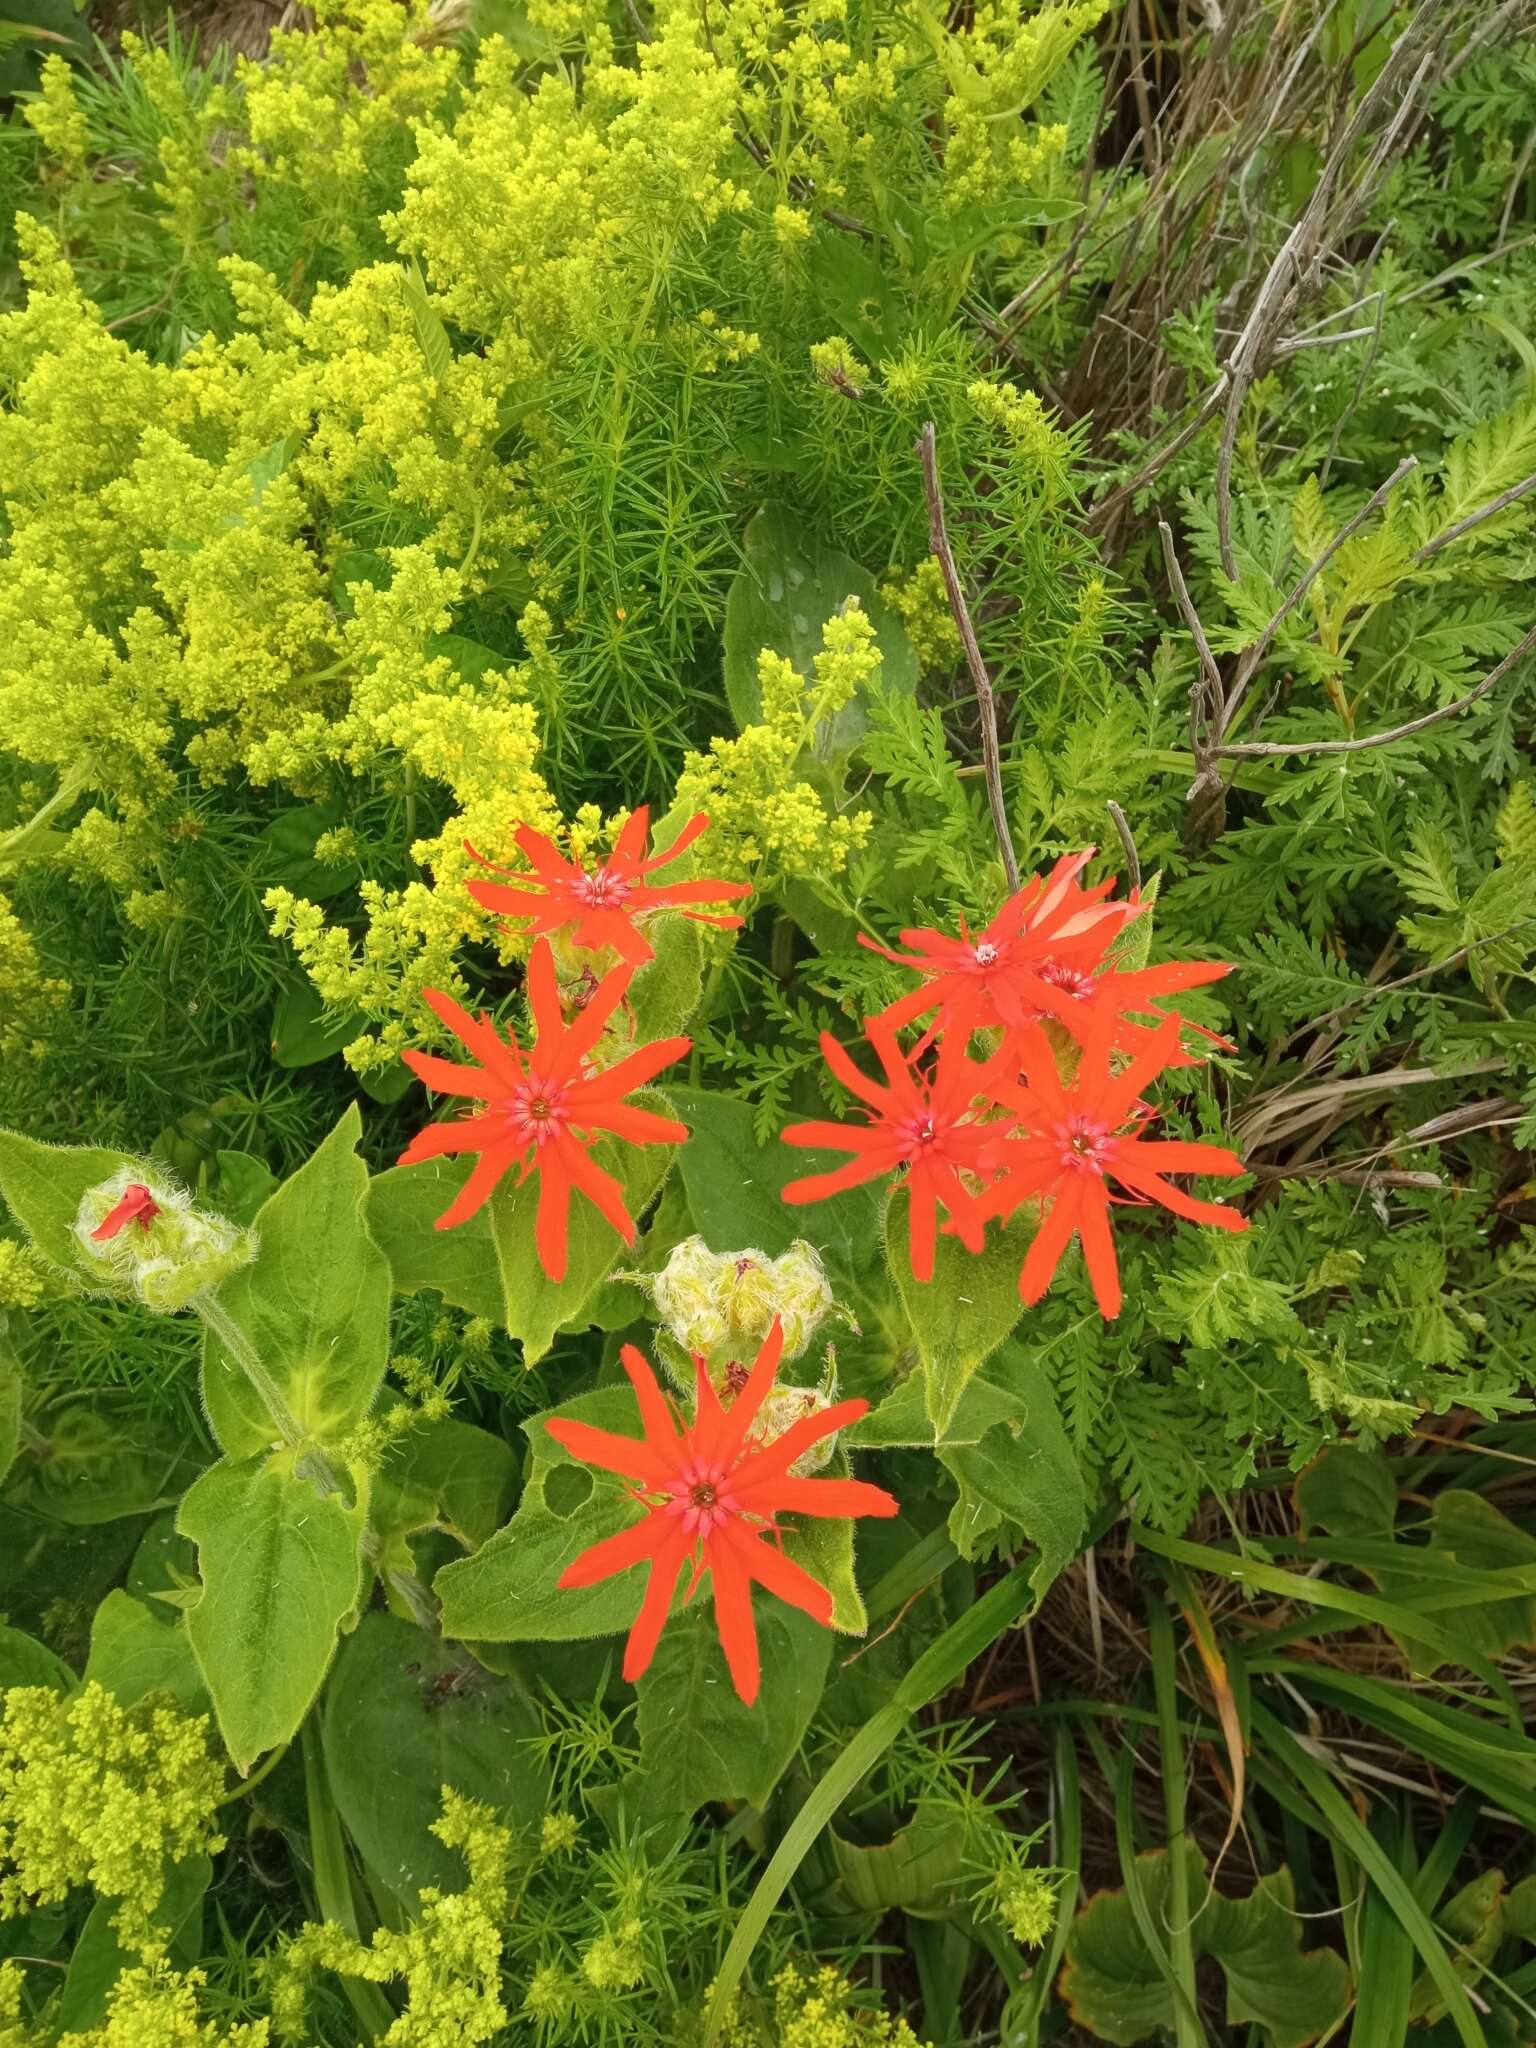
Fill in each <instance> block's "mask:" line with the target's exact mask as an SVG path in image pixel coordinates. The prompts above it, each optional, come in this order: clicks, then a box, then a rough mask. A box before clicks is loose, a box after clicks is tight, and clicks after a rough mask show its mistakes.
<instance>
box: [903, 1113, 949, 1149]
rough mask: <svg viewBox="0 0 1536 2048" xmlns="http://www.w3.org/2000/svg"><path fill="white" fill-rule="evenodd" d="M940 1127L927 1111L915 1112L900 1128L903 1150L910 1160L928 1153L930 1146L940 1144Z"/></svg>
mask: <svg viewBox="0 0 1536 2048" xmlns="http://www.w3.org/2000/svg"><path fill="white" fill-rule="evenodd" d="M939 1135H940V1134H939V1127H938V1125H937V1124H936V1123H935V1122H934V1120H933V1117H932V1115H931V1114H930V1113H929V1112H928V1111H927V1110H926V1109H920V1110H914V1111H913V1113H912V1115H911V1116H909V1117H908V1118H907V1119H906V1121H905V1123H903V1124H901V1125H900V1126H899V1127H898V1136H899V1137H900V1139H901V1143H902V1149H903V1151H904V1153H905V1156H906V1157H907V1158H908V1159H915V1158H916V1157H917V1156H918V1154H919V1153H922V1152H926V1151H927V1149H928V1147H929V1146H930V1145H936V1144H937V1143H938V1142H939Z"/></svg>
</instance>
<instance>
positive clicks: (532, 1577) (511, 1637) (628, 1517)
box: [432, 1386, 643, 1643]
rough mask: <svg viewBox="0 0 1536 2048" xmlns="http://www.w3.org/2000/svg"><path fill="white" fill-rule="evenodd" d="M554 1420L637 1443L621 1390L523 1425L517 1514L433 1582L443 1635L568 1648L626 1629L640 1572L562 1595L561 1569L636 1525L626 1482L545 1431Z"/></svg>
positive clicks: (584, 1397) (585, 1397) (585, 1398)
mask: <svg viewBox="0 0 1536 2048" xmlns="http://www.w3.org/2000/svg"><path fill="white" fill-rule="evenodd" d="M551 1415H561V1416H568V1417H570V1418H571V1419H572V1420H575V1421H580V1422H589V1423H592V1424H594V1425H595V1426H596V1427H597V1428H599V1429H611V1430H613V1431H614V1432H615V1433H616V1434H618V1435H620V1436H638V1435H639V1434H640V1428H639V1421H640V1418H639V1410H638V1408H637V1407H636V1405H635V1397H634V1395H633V1394H632V1393H631V1392H630V1390H629V1388H628V1387H627V1386H624V1387H599V1388H597V1389H596V1391H595V1392H593V1393H590V1394H579V1395H578V1396H577V1397H576V1399H575V1400H574V1401H567V1402H565V1403H563V1404H562V1405H561V1406H560V1407H559V1408H551V1409H548V1410H546V1411H545V1413H544V1414H543V1415H535V1416H533V1417H532V1418H531V1419H530V1420H529V1421H527V1422H525V1423H524V1424H523V1428H524V1430H525V1432H526V1433H527V1437H528V1442H529V1444H530V1446H531V1451H532V1455H531V1459H530V1464H529V1472H528V1479H527V1483H526V1484H525V1485H524V1487H523V1497H522V1499H521V1500H520V1501H519V1503H518V1508H517V1513H516V1514H515V1515H514V1516H513V1517H512V1519H511V1521H510V1522H508V1524H507V1525H506V1527H505V1528H504V1529H499V1530H498V1531H497V1533H496V1534H495V1535H494V1536H493V1537H492V1538H491V1539H490V1541H489V1542H488V1543H486V1544H485V1545H484V1546H483V1547H482V1548H481V1549H479V1550H477V1551H476V1552H475V1554H474V1556H473V1557H465V1558H458V1559H456V1560H455V1561H454V1562H453V1563H452V1564H449V1565H445V1566H444V1567H443V1569H442V1570H441V1571H440V1572H439V1573H438V1575H437V1577H436V1579H435V1580H434V1581H433V1588H432V1589H433V1591H434V1592H435V1593H436V1594H437V1596H438V1598H439V1599H440V1600H441V1602H442V1605H443V1613H442V1627H443V1634H444V1635H445V1636H455V1637H458V1638H460V1639H461V1640H463V1641H467V1642H472V1643H473V1642H484V1643H521V1642H529V1641H539V1640H550V1641H555V1642H570V1641H573V1640H575V1639H577V1638H579V1637H582V1636H603V1635H614V1634H616V1633H617V1632H618V1631H619V1630H620V1629H627V1628H628V1627H629V1625H630V1623H631V1622H632V1621H633V1620H634V1618H635V1615H636V1613H637V1612H638V1610H639V1606H640V1593H641V1588H642V1584H643V1575H642V1571H641V1569H640V1568H638V1567H637V1568H636V1569H634V1570H631V1571H627V1572H621V1573H620V1574H619V1576H618V1577H617V1578H614V1579H608V1580H605V1581H604V1582H603V1584H601V1585H598V1586H583V1587H577V1588H574V1589H570V1590H566V1591H562V1590H561V1589H560V1587H559V1586H558V1585H557V1584H556V1581H557V1580H558V1579H559V1577H560V1574H561V1572H562V1571H564V1569H565V1567H566V1566H567V1565H568V1564H570V1563H571V1562H572V1560H573V1559H574V1558H576V1557H578V1556H579V1555H580V1554H581V1552H582V1551H583V1550H585V1549H587V1547H588V1546H589V1545H590V1544H593V1543H596V1542H598V1541H599V1540H600V1539H601V1538H602V1537H604V1536H612V1535H615V1534H616V1533H617V1532H618V1531H619V1530H620V1529H627V1528H628V1527H629V1526H630V1524H631V1523H632V1522H635V1521H638V1520H639V1512H638V1511H637V1509H636V1507H635V1504H634V1502H633V1500H631V1498H630V1496H629V1495H628V1493H627V1492H626V1491H625V1490H624V1486H623V1483H622V1482H621V1481H620V1480H618V1479H615V1478H612V1477H611V1476H610V1475H609V1474H607V1473H604V1472H594V1471H593V1470H592V1468H591V1467H590V1466H588V1465H583V1464H581V1463H580V1462H579V1461H578V1460H577V1459H575V1458H573V1457H572V1456H571V1455H570V1453H569V1452H567V1451H566V1450H564V1449H563V1448H562V1447H561V1445H559V1444H557V1443H556V1442H555V1440H554V1438H553V1437H552V1436H551V1435H550V1434H549V1432H548V1430H546V1429H545V1427H544V1424H545V1422H546V1421H547V1420H548V1418H549V1416H551Z"/></svg>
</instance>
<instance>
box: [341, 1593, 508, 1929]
mask: <svg viewBox="0 0 1536 2048" xmlns="http://www.w3.org/2000/svg"><path fill="white" fill-rule="evenodd" d="M539 1731H540V1721H539V1716H538V1712H537V1710H536V1708H535V1706H534V1704H533V1700H532V1697H531V1695H530V1693H529V1691H528V1688H527V1686H526V1685H524V1683H523V1682H522V1680H521V1679H520V1678H517V1677H514V1676H510V1675H507V1674H498V1673H495V1672H491V1671H488V1670H486V1668H485V1666H484V1665H482V1664H478V1663H476V1661H475V1659H474V1658H473V1657H471V1656H470V1654H469V1653H468V1651H467V1650H462V1649H459V1648H458V1647H457V1646H456V1645H454V1644H452V1643H443V1642H437V1641H433V1640H432V1639H430V1638H429V1637H426V1636H424V1635H423V1634H422V1632H421V1630H420V1629H419V1628H416V1627H414V1626H413V1625H412V1624H411V1623H410V1622H406V1621H398V1620H396V1619H395V1618H394V1617H393V1616H392V1615H388V1614H366V1615H364V1617H363V1619H362V1621H361V1622H360V1623H359V1625H358V1627H357V1630H356V1632H355V1633H354V1634H352V1635H350V1636H348V1638H347V1640H346V1642H345V1643H344V1644H343V1645H342V1648H341V1654H340V1656H339V1657H338V1658H337V1660H336V1669H335V1670H334V1671H333V1672H332V1674H331V1678H330V1682H329V1684H328V1685H327V1686H326V1689H325V1712H324V1719H323V1723H322V1732H323V1737H324V1748H325V1771H326V1777H327V1779H328V1780H329V1782H330V1787H331V1795H332V1797H333V1798H334V1799H335V1801H336V1806H337V1810H338V1811H339V1812H340V1814H341V1817H342V1819H343V1821H345V1823H346V1825H347V1831H348V1833H349V1834H350V1835H351V1837H352V1839H353V1841H354V1842H355V1843H356V1844H357V1847H358V1850H359V1852H360V1854H361V1855H362V1857H363V1860H364V1862H365V1863H366V1864H367V1865H368V1868H369V1870H370V1872H371V1873H372V1874H373V1875H374V1877H375V1878H377V1880H378V1881H379V1882H380V1883H381V1884H383V1885H384V1886H386V1887H387V1888H388V1890H389V1891H390V1892H392V1893H393V1894H394V1896H395V1897H396V1898H397V1899H398V1900H399V1901H400V1903H401V1904H402V1905H403V1906H404V1907H405V1908H406V1910H407V1911H409V1912H414V1911H415V1910H416V1908H417V1905H418V1894H419V1892H420V1890H421V1887H422V1886H423V1885H437V1886H439V1887H440V1888H441V1889H443V1890H445V1891H453V1890H456V1889H458V1888H459V1887H460V1886H461V1884H462V1882H463V1877H462V1871H463V1864H462V1860H461V1859H460V1857H459V1856H458V1854H457V1852H456V1851H454V1850H451V1849H447V1848H445V1847H444V1846H443V1844H442V1843H441V1842H440V1841H439V1840H438V1838H437V1836H436V1835H435V1834H433V1832H432V1824H433V1822H434V1821H436V1820H437V1818H438V1817H439V1815H440V1814H441V1812H442V1804H443V1788H444V1786H449V1785H451V1786H452V1787H453V1789H454V1791H456V1792H461V1793H462V1794H463V1795H464V1796H465V1798H467V1799H474V1800H478V1801H479V1802H480V1803H481V1804H482V1805H484V1806H488V1807H489V1808H490V1809H491V1811H492V1812H493V1813H494V1814H495V1815H496V1817H497V1818H498V1820H500V1821H502V1822H504V1823H505V1824H506V1825H507V1826H508V1827H510V1828H511V1829H512V1830H513V1835H514V1841H521V1842H522V1843H523V1844H524V1845H525V1846H526V1845H527V1844H528V1837H529V1835H530V1833H531V1830H532V1828H533V1826H534V1824H535V1823H536V1822H537V1821H538V1819H539V1816H540V1815H541V1814H542V1813H543V1811H544V1807H545V1803H546V1800H547V1798H548V1793H549V1777H548V1772H547V1770H546V1769H545V1766H544V1764H543V1761H542V1759H541V1758H540V1756H539V1754H538V1751H537V1750H536V1748H535V1747H534V1743H533V1738H534V1737H536V1736H537V1735H538V1734H539Z"/></svg>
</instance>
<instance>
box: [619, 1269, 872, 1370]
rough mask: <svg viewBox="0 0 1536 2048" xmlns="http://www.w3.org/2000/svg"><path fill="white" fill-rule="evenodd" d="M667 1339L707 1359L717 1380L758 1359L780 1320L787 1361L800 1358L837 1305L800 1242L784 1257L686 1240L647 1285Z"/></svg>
mask: <svg viewBox="0 0 1536 2048" xmlns="http://www.w3.org/2000/svg"><path fill="white" fill-rule="evenodd" d="M647 1284H648V1285H649V1286H650V1288H651V1292H652V1294H653V1296H654V1298H655V1302H656V1313H657V1315H658V1316H659V1317H660V1318H661V1322H662V1326H663V1328H664V1329H665V1330H666V1332H667V1334H668V1335H669V1336H671V1337H673V1338H675V1339H676V1341H677V1342H678V1343H679V1344H680V1345H681V1346H682V1348H683V1349H684V1351H686V1352H689V1353H692V1352H698V1353H700V1354H701V1355H702V1356H703V1358H704V1360H705V1362H706V1363H707V1364H708V1366H709V1368H710V1375H711V1377H712V1378H717V1377H719V1375H720V1374H721V1373H722V1372H723V1371H724V1370H725V1368H726V1367H727V1366H728V1365H729V1364H730V1363H731V1362H732V1361H733V1360H736V1359H751V1358H753V1357H754V1356H755V1355H756V1353H757V1351H758V1349H759V1347H760V1346H761V1344H762V1342H763V1339H764V1338H765V1337H766V1336H767V1335H768V1332H769V1331H770V1330H771V1329H772V1328H773V1324H774V1319H775V1318H776V1317H777V1319H778V1321H779V1322H780V1324H781V1325H782V1326H783V1330H784V1356H785V1357H786V1358H798V1357H799V1356H800V1354H801V1352H802V1351H804V1350H805V1348H806V1346H807V1345H808V1344H809V1343H810V1341H811V1339H812V1337H814V1336H815V1334H816V1332H817V1330H818V1329H819V1327H820V1326H821V1324H822V1323H824V1322H825V1321H826V1319H827V1317H828V1316H829V1315H831V1314H832V1313H833V1310H834V1308H835V1306H836V1304H835V1303H834V1301H833V1299H832V1289H831V1286H830V1284H829V1283H828V1280H827V1276H826V1274H825V1272H824V1271H823V1270H822V1264H821V1261H820V1259H819V1258H818V1257H817V1256H816V1253H815V1251H814V1249H813V1248H812V1247H811V1246H810V1245H808V1244H805V1243H802V1242H800V1241H799V1240H797V1241H796V1242H795V1243H794V1244H792V1245H791V1246H790V1248H789V1250H788V1251H787V1252H784V1253H783V1254H782V1255H781V1256H780V1257H779V1258H776V1259H770V1258H769V1257H768V1255H767V1253H766V1252H760V1251H756V1250H753V1249H748V1250H746V1251H740V1252H712V1251H711V1250H710V1249H709V1247H708V1245H707V1244H705V1242H704V1240H703V1238H702V1237H689V1238H685V1239H684V1240H683V1242H682V1243H681V1244H680V1245H678V1246H677V1247H676V1248H675V1249H674V1251H673V1252H672V1255H671V1257H670V1258H669V1259H668V1260H667V1263H666V1265H665V1266H663V1267H662V1269H661V1271H660V1272H659V1273H658V1274H656V1275H655V1277H654V1278H653V1279H651V1280H650V1281H649V1282H648V1283H647Z"/></svg>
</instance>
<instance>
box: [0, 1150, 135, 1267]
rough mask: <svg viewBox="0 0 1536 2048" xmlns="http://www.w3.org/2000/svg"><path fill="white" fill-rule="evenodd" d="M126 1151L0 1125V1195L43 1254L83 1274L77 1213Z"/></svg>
mask: <svg viewBox="0 0 1536 2048" xmlns="http://www.w3.org/2000/svg"><path fill="white" fill-rule="evenodd" d="M130 1163H131V1162H130V1160H129V1157H128V1154H127V1153H126V1152H108V1151H105V1150H103V1148H102V1147H100V1146H99V1145H40V1144H39V1143H38V1142H37V1140H36V1139H35V1138H24V1137H22V1135H21V1134H20V1132H19V1131H0V1195H3V1196H4V1197H5V1200H6V1203H7V1205H8V1206H9V1208H10V1211H11V1214H12V1215H13V1216H14V1217H15V1218H16V1221H17V1222H18V1223H19V1224H20V1225H21V1227H22V1229H23V1230H25V1231H26V1233H27V1235H28V1236H29V1237H30V1238H31V1240H32V1242H33V1243H34V1244H35V1245H36V1247H37V1249H38V1250H39V1251H40V1252H41V1253H42V1255H43V1257H44V1258H45V1259H48V1260H49V1261H51V1263H52V1264H53V1265H55V1266H59V1267H61V1268H62V1269H63V1270H64V1271H65V1272H66V1273H69V1274H71V1275H73V1276H74V1277H75V1278H76V1279H79V1278H80V1276H81V1273H82V1271H83V1267H82V1263H81V1260H80V1257H79V1255H78V1253H77V1251H76V1246H75V1218H76V1216H77V1215H78V1214H79V1211H80V1203H81V1199H82V1197H83V1196H84V1195H85V1192H86V1190H87V1189H88V1188H94V1187H99V1186H100V1185H101V1183H102V1182H103V1181H104V1180H109V1179H110V1178H111V1176H112V1175H113V1174H114V1173H116V1172H117V1171H118V1169H119V1168H120V1167H124V1166H127V1165H129V1164H130Z"/></svg>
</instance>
